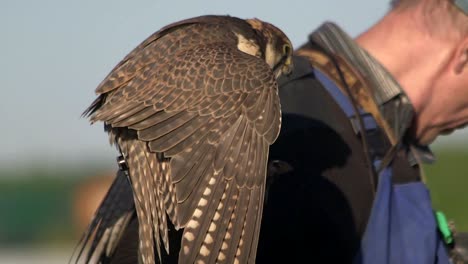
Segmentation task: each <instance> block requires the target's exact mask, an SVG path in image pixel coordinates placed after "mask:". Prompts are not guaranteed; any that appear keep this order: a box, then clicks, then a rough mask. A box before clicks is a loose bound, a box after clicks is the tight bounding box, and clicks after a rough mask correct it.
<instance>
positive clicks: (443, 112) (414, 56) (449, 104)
mask: <svg viewBox="0 0 468 264" xmlns="http://www.w3.org/2000/svg"><path fill="white" fill-rule="evenodd" d="M458 1H468V0H458ZM391 5H392V10H391V11H390V12H389V13H388V14H387V16H385V17H384V18H383V19H382V20H381V21H380V22H379V23H377V24H376V25H375V26H374V27H372V28H371V29H369V31H367V32H366V33H364V34H363V35H361V36H360V37H359V38H358V42H359V43H360V44H361V45H362V46H363V47H364V48H365V49H367V50H368V51H369V52H370V53H371V54H372V55H374V56H375V57H376V58H377V59H378V60H379V61H380V62H381V63H382V64H383V65H384V66H385V67H386V68H387V69H388V70H389V71H390V72H391V73H392V75H393V76H394V77H395V78H396V79H397V81H398V82H399V83H400V84H401V85H402V87H403V89H404V90H405V92H406V93H407V94H408V97H409V98H410V100H411V102H412V104H413V106H414V108H415V111H416V117H415V120H414V124H413V127H412V132H413V134H414V138H415V139H416V141H418V142H419V143H420V144H429V143H431V142H432V141H434V140H435V138H436V137H437V136H438V135H440V134H445V133H447V132H449V131H452V130H453V129H455V128H459V127H460V126H462V125H465V124H468V14H467V13H465V12H464V11H463V10H462V9H461V8H459V7H458V6H457V5H455V2H454V0H393V1H392V2H391Z"/></svg>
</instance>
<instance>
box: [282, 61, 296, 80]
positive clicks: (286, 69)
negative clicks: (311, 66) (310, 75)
mask: <svg viewBox="0 0 468 264" xmlns="http://www.w3.org/2000/svg"><path fill="white" fill-rule="evenodd" d="M293 69H294V67H293V63H292V59H291V57H288V58H287V59H286V61H285V62H284V66H283V69H282V72H283V74H284V75H287V76H289V75H290V74H291V73H292V71H293Z"/></svg>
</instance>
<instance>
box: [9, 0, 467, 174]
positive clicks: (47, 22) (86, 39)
mask: <svg viewBox="0 0 468 264" xmlns="http://www.w3.org/2000/svg"><path fill="white" fill-rule="evenodd" d="M388 2H389V1H387V0H360V1H344V0H328V1H312V0H309V1H291V0H289V1H272V0H261V1H260V0H237V1H221V0H210V1H208V0H198V1H181V0H172V1H159V0H133V1H128V0H127V1H123V0H98V1H95V0H80V1H64V0H40V1H33V0H29V1H23V0H2V1H1V3H0V92H1V95H0V114H1V118H2V120H1V122H0V124H1V125H0V129H1V130H0V131H1V132H0V149H1V151H0V166H8V165H12V166H15V164H17V163H18V162H29V163H30V162H38V161H41V162H45V163H46V164H49V165H53V164H56V163H59V162H60V163H61V162H63V161H68V162H72V163H73V162H74V161H77V160H80V161H83V160H91V159H98V160H103V161H109V162H113V161H114V158H115V156H116V153H117V152H116V151H115V150H114V148H112V147H110V146H109V144H108V140H107V135H106V134H105V133H104V132H103V129H102V124H97V125H93V126H90V125H89V124H88V122H87V120H85V119H84V118H80V115H81V113H82V111H83V110H84V109H85V108H86V107H87V106H88V105H89V104H90V103H91V102H92V101H93V100H94V98H95V95H94V89H95V87H96V86H97V85H98V84H99V82H100V81H101V80H102V79H103V78H104V77H105V76H106V75H107V73H108V72H109V71H110V70H111V69H112V68H113V67H114V65H115V64H117V63H118V62H119V61H120V60H121V59H122V58H123V57H124V56H125V55H126V54H127V53H128V52H130V51H131V50H132V49H133V48H134V47H135V46H136V45H138V44H139V43H140V42H141V41H143V40H144V39H145V38H146V37H147V36H149V35H150V34H151V33H153V32H155V31H157V30H158V29H159V28H161V27H162V26H164V25H166V24H169V23H172V22H174V21H177V20H180V19H184V18H188V17H193V16H198V15H203V14H230V15H232V16H238V17H241V18H250V17H258V18H260V19H263V20H266V21H269V22H271V23H273V24H275V25H277V26H278V27H280V28H281V29H283V30H284V31H285V32H286V33H287V34H288V36H289V37H290V38H291V40H292V42H293V44H294V45H300V44H302V43H303V42H304V41H305V40H306V38H307V35H308V33H309V32H311V31H312V30H313V29H314V28H316V27H317V26H319V25H320V24H321V23H322V22H324V21H325V20H331V21H334V22H336V23H338V24H339V25H340V26H342V27H343V28H344V29H345V30H346V31H347V32H348V33H349V34H351V35H352V36H356V35H357V34H359V33H360V32H362V31H363V30H364V29H366V28H367V27H368V26H370V25H371V24H372V23H373V22H375V21H376V20H377V19H378V18H379V17H380V16H381V15H383V14H384V13H385V12H386V11H387V9H388ZM467 137H468V131H467V130H466V129H465V130H464V131H461V132H458V133H456V134H455V135H452V136H450V137H446V138H444V139H442V140H439V141H438V142H437V143H436V145H446V144H449V145H453V146H458V147H463V148H468V141H463V140H462V138H467Z"/></svg>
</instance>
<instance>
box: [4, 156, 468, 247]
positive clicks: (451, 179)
mask: <svg viewBox="0 0 468 264" xmlns="http://www.w3.org/2000/svg"><path fill="white" fill-rule="evenodd" d="M436 156H437V160H438V161H437V163H436V164H435V165H430V166H426V167H425V171H426V174H427V179H428V185H429V187H430V189H431V195H432V199H433V202H434V207H435V209H437V210H442V211H443V212H444V213H445V214H446V216H447V218H448V219H449V220H455V223H456V227H457V229H458V230H459V231H468V206H467V204H468V150H467V151H453V150H452V151H449V150H438V151H436ZM103 171H107V168H105V169H99V167H96V166H90V167H89V168H86V169H85V170H82V169H76V166H75V168H74V169H67V168H66V167H63V168H61V169H48V170H44V169H42V170H41V169H35V168H28V169H21V170H16V171H4V170H3V171H2V170H0V247H9V246H12V247H17V246H23V245H36V244H41V245H44V244H46V245H47V244H51V245H53V244H60V243H64V242H65V243H74V242H76V239H77V236H78V234H77V232H76V230H74V228H73V220H72V208H71V207H72V198H73V197H72V196H73V191H74V187H75V186H77V184H78V183H79V182H80V181H81V180H83V179H84V178H86V177H89V176H91V175H96V174H99V173H101V172H103ZM5 176H6V177H5Z"/></svg>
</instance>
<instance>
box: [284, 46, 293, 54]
mask: <svg viewBox="0 0 468 264" xmlns="http://www.w3.org/2000/svg"><path fill="white" fill-rule="evenodd" d="M291 50H292V49H291V46H289V44H284V45H283V54H287V55H289V54H291Z"/></svg>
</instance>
